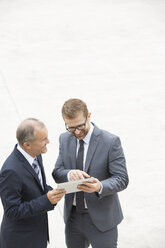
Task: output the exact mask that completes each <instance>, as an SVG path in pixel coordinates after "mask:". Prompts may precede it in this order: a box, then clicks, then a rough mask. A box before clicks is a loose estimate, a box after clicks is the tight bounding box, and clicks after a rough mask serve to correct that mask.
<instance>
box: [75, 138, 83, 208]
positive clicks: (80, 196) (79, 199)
mask: <svg viewBox="0 0 165 248" xmlns="http://www.w3.org/2000/svg"><path fill="white" fill-rule="evenodd" d="M79 144H80V147H79V150H78V154H77V160H76V168H77V169H79V170H83V158H84V141H83V140H80V141H79ZM84 209H85V205H84V192H83V191H80V192H77V193H76V210H77V212H83V210H84Z"/></svg>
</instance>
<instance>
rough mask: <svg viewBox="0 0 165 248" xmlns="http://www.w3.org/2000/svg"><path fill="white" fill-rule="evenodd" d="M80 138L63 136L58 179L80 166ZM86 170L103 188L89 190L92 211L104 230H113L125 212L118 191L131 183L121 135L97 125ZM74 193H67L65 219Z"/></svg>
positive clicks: (61, 138) (56, 175)
mask: <svg viewBox="0 0 165 248" xmlns="http://www.w3.org/2000/svg"><path fill="white" fill-rule="evenodd" d="M76 141H77V140H76V138H75V137H74V136H73V135H72V134H71V133H69V132H66V133H64V134H62V135H61V136H60V151H59V156H58V159H57V161H56V164H55V168H54V170H53V173H52V175H53V177H54V179H55V181H56V182H57V183H62V182H66V181H67V173H68V172H69V171H70V170H71V169H76V144H77V143H76ZM85 171H86V172H87V173H88V174H89V175H90V176H93V177H96V178H98V179H99V180H100V181H101V183H102V185H103V190H102V193H101V194H100V195H99V194H98V193H85V199H86V203H87V206H88V211H89V214H90V216H91V218H92V221H93V223H94V224H95V225H96V227H97V228H98V229H99V230H100V231H106V230H110V229H111V228H113V227H114V226H116V225H118V224H119V223H120V222H121V221H122V219H123V214H122V210H121V206H120V203H119V199H118V195H117V192H119V191H122V190H124V189H125V188H126V187H127V185H128V175H127V169H126V164H125V157H124V153H123V149H122V146H121V142H120V139H119V138H118V137H117V136H116V135H113V134H111V133H109V132H107V131H104V130H101V129H99V128H98V127H96V126H95V125H94V130H93V133H92V136H91V140H90V144H89V147H88V152H87V157H86V163H85ZM73 196H74V194H67V195H66V196H65V205H64V221H65V223H66V222H67V220H68V218H69V216H70V212H71V208H72V203H73Z"/></svg>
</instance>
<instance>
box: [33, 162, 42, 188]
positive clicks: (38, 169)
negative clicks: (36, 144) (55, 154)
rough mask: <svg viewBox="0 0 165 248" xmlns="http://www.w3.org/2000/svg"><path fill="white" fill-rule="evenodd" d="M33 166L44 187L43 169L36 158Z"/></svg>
mask: <svg viewBox="0 0 165 248" xmlns="http://www.w3.org/2000/svg"><path fill="white" fill-rule="evenodd" d="M32 167H33V169H34V171H35V173H36V174H37V176H38V178H39V181H40V184H41V186H42V188H43V189H44V187H43V181H42V175H41V169H40V166H39V164H38V161H37V159H36V158H35V159H34V161H33V164H32Z"/></svg>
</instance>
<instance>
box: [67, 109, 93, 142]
mask: <svg viewBox="0 0 165 248" xmlns="http://www.w3.org/2000/svg"><path fill="white" fill-rule="evenodd" d="M90 115H91V114H90V113H89V114H88V116H84V114H83V112H80V113H78V114H77V116H76V117H75V118H73V119H67V118H64V121H65V125H66V128H67V130H68V131H69V132H70V133H71V134H72V135H74V136H75V137H76V138H77V139H79V140H82V139H84V138H85V136H86V135H87V133H88V131H89V129H90Z"/></svg>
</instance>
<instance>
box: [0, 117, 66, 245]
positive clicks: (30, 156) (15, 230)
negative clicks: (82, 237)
mask: <svg viewBox="0 0 165 248" xmlns="http://www.w3.org/2000/svg"><path fill="white" fill-rule="evenodd" d="M17 140H18V144H17V145H16V146H15V148H14V150H13V152H12V153H11V154H10V156H9V157H8V158H7V160H6V161H5V163H4V164H3V166H2V169H1V172H0V196H1V200H2V204H3V207H4V216H3V220H2V224H1V231H0V247H1V248H13V247H16V248H45V247H47V241H48V240H49V234H48V218H47V211H49V210H53V209H54V206H55V205H56V203H57V202H58V201H59V200H60V199H61V198H62V197H63V195H64V193H65V192H64V191H59V190H52V188H51V187H50V186H48V185H47V184H46V179H45V173H44V168H43V164H42V157H41V154H42V153H45V152H46V151H47V147H46V146H47V144H48V143H49V140H48V132H47V129H46V127H45V125H44V124H43V123H42V122H41V121H39V120H37V119H34V118H28V119H25V120H24V121H23V122H22V123H21V124H20V125H19V127H18V129H17Z"/></svg>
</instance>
